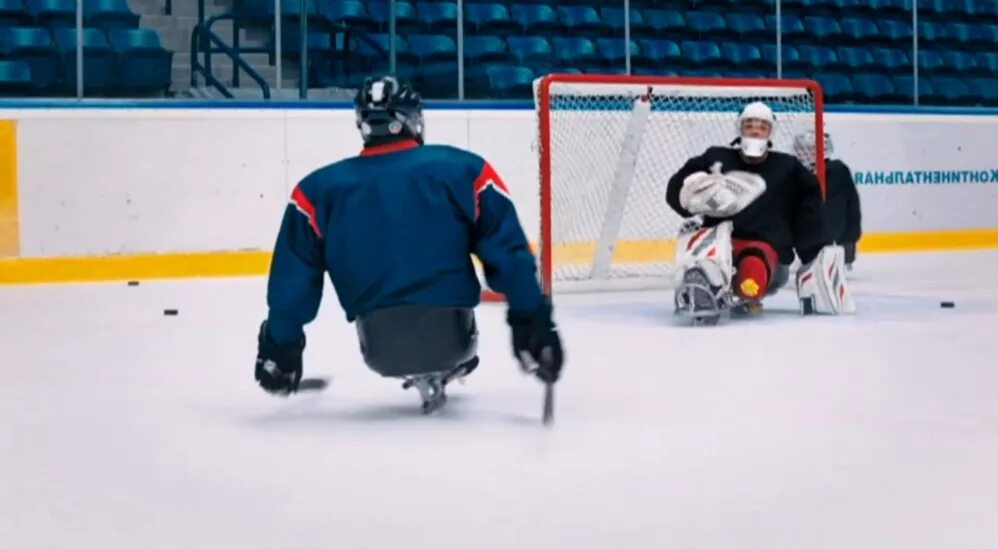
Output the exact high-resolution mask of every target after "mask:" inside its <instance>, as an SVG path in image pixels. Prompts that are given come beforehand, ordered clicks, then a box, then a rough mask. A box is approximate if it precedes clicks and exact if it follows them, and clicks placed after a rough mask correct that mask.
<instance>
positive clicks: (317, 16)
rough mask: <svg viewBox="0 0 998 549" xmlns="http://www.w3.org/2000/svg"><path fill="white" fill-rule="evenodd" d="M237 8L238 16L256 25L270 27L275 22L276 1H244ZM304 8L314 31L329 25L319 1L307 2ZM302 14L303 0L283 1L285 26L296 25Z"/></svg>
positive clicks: (307, 0) (308, 0)
mask: <svg viewBox="0 0 998 549" xmlns="http://www.w3.org/2000/svg"><path fill="white" fill-rule="evenodd" d="M236 6H237V7H238V10H237V12H236V13H237V15H239V16H241V17H243V18H248V19H250V20H252V21H253V22H254V23H255V24H258V25H262V26H265V27H269V26H271V25H272V23H273V21H274V0H242V1H241V2H240V3H238V4H236ZM304 7H305V15H306V16H307V17H308V24H309V26H310V27H311V28H312V29H313V30H314V29H316V28H317V27H321V26H325V25H327V24H328V22H329V21H328V19H326V17H325V16H323V15H322V14H321V13H320V12H319V0H306V1H305V6H304ZM301 13H302V2H301V0H281V19H282V20H283V21H284V22H285V23H284V24H285V25H287V26H290V25H293V24H296V23H297V22H298V20H299V19H301Z"/></svg>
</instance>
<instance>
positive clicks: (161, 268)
mask: <svg viewBox="0 0 998 549" xmlns="http://www.w3.org/2000/svg"><path fill="white" fill-rule="evenodd" d="M987 248H998V228H994V229H960V230H947V231H922V232H893V233H869V234H866V235H864V236H863V239H862V240H861V241H860V243H859V250H860V252H862V253H885V252H926V251H945V250H975V249H987ZM595 252H596V244H595V243H583V244H566V245H562V246H558V247H557V248H556V249H555V250H553V255H554V257H555V263H556V264H557V265H586V264H588V263H589V262H591V261H592V258H593V256H594V254H595ZM674 254H675V242H674V241H670V240H666V241H663V240H658V241H651V240H629V241H622V242H619V243H618V244H617V247H616V249H615V250H614V260H615V261H618V262H627V263H632V262H633V263H647V262H655V261H670V260H671V259H672V258H673V257H674ZM269 268H270V252H266V251H240V252H202V253H175V254H137V255H115V256H95V257H37V258H36V257H23V258H0V284H38V283H54V282H105V281H113V280H149V279H177V278H198V277H228V276H259V275H264V274H266V273H267V272H268V270H269Z"/></svg>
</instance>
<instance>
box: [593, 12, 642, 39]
mask: <svg viewBox="0 0 998 549" xmlns="http://www.w3.org/2000/svg"><path fill="white" fill-rule="evenodd" d="M600 15H601V16H602V18H603V21H604V22H605V23H606V24H607V25H610V31H611V32H612V33H613V34H614V35H617V36H624V9H623V8H600ZM630 24H631V36H646V35H652V34H654V29H652V27H651V25H649V24H648V23H645V19H644V16H643V15H642V14H641V12H640V11H638V10H636V9H631V10H630Z"/></svg>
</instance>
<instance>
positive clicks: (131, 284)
mask: <svg viewBox="0 0 998 549" xmlns="http://www.w3.org/2000/svg"><path fill="white" fill-rule="evenodd" d="M128 285H129V286H138V285H139V281H138V280H129V281H128Z"/></svg>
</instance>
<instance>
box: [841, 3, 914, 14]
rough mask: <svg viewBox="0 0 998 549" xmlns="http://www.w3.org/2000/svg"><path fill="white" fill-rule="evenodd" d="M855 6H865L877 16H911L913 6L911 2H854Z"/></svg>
mask: <svg viewBox="0 0 998 549" xmlns="http://www.w3.org/2000/svg"><path fill="white" fill-rule="evenodd" d="M855 4H865V5H866V6H868V7H869V8H870V10H872V12H873V13H872V15H879V16H885V15H888V16H900V15H908V16H911V10H912V8H913V6H914V4H913V3H912V0H856V2H855Z"/></svg>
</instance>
